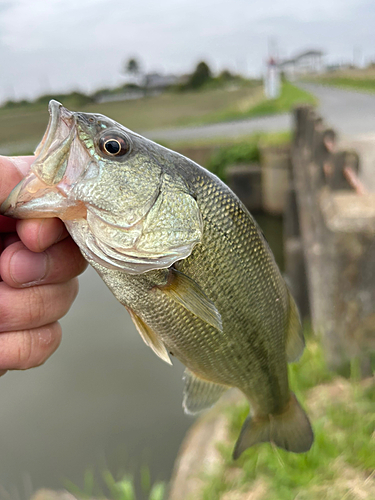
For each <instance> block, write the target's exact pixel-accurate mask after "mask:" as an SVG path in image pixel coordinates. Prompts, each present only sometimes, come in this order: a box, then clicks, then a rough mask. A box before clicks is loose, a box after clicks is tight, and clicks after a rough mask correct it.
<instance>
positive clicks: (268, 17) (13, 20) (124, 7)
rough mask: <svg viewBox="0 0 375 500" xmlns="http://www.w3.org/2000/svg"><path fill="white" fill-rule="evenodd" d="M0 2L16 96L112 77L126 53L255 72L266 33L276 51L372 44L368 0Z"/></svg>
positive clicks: (147, 61)
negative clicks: (275, 44)
mask: <svg viewBox="0 0 375 500" xmlns="http://www.w3.org/2000/svg"><path fill="white" fill-rule="evenodd" d="M0 1H1V0H0ZM0 6H1V9H0V37H1V38H0V43H2V45H3V47H2V51H1V52H0V63H1V64H2V67H4V65H5V67H7V69H8V71H7V74H6V75H4V74H2V75H1V79H0V93H1V91H2V90H3V89H4V88H5V87H6V86H7V85H12V86H13V88H14V89H15V93H16V95H24V94H25V93H34V94H35V93H38V92H39V93H40V92H42V91H43V88H44V87H46V86H48V87H49V90H54V91H55V90H56V91H57V90H59V91H60V90H63V89H64V88H73V87H81V88H84V89H93V88H96V87H99V86H101V85H110V84H116V83H121V81H122V80H121V74H120V70H121V66H122V65H123V61H124V60H126V59H127V58H128V57H131V56H137V57H139V58H140V59H141V61H142V63H143V64H144V67H145V68H146V69H147V70H154V69H156V70H165V71H174V72H184V71H187V70H189V69H191V68H192V67H193V65H194V64H195V63H196V62H197V61H198V60H200V59H206V60H208V62H209V63H210V64H211V65H212V66H213V68H214V69H215V70H219V69H221V68H222V67H229V68H230V69H234V70H236V69H237V70H241V71H249V72H251V73H252V74H256V73H260V71H261V69H262V65H263V63H264V59H265V58H266V57H267V52H268V40H269V38H273V39H276V41H277V43H278V46H279V48H280V52H281V53H282V54H283V55H285V56H289V55H293V54H294V53H296V52H298V51H300V50H301V49H303V48H310V47H314V48H315V47H318V48H322V49H326V50H327V52H329V53H330V54H332V55H333V56H335V55H336V56H338V55H339V56H340V57H345V54H346V57H349V56H350V55H351V54H352V51H353V45H359V46H361V47H362V48H363V52H364V53H365V55H366V56H367V57H368V58H369V57H371V51H372V50H373V49H372V47H374V46H375V35H374V29H373V19H374V17H375V6H374V5H373V2H372V0H362V1H361V0H359V1H358V0H330V1H328V2H327V0H314V2H307V3H306V2H303V3H301V2H300V0H284V1H283V2H276V1H271V0H263V1H262V2H255V1H252V2H251V1H250V0H231V1H230V2H228V1H224V0H204V1H203V0H159V2H155V1H154V0H111V1H109V0H79V1H78V0H49V1H48V2H47V1H45V0H33V1H30V0H17V1H9V2H5V3H4V2H3V3H0ZM4 47H5V48H4ZM25 74H26V75H27V79H26V80H25V77H24V78H22V75H25ZM9 82H10V83H9ZM43 82H49V84H48V85H47V84H46V83H43ZM3 93H4V90H3ZM0 97H1V95H0Z"/></svg>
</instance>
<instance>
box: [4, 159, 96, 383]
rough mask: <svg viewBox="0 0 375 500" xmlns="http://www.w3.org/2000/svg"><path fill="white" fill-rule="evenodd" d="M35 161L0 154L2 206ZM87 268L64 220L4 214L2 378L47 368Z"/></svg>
mask: <svg viewBox="0 0 375 500" xmlns="http://www.w3.org/2000/svg"><path fill="white" fill-rule="evenodd" d="M33 160H34V158H33V157H32V156H28V157H26V156H25V157H13V158H6V157H2V156H0V204H1V203H2V202H3V201H4V200H5V198H6V197H7V196H8V194H9V193H10V191H11V190H12V189H13V187H14V186H15V185H16V184H18V182H19V181H20V180H21V179H22V178H23V177H24V175H25V174H26V173H27V171H28V170H29V168H30V165H31V163H32V162H33ZM86 267H87V263H86V261H85V260H84V258H83V257H82V255H81V252H80V251H79V249H78V247H77V246H76V244H75V243H74V242H73V240H72V239H71V238H70V237H69V235H68V233H67V231H66V228H65V226H64V224H63V223H62V221H61V220H60V219H29V220H17V221H16V220H14V219H10V218H8V217H4V216H1V215H0V376H1V375H3V374H4V373H6V371H7V370H25V369H27V368H32V367H35V366H39V365H41V364H43V363H44V362H45V361H46V360H47V359H48V358H49V357H50V356H51V354H52V353H53V352H54V351H55V350H56V349H57V347H58V346H59V344H60V341H61V327H60V325H59V323H58V322H57V320H59V319H60V318H62V317H63V316H64V315H65V314H66V313H67V312H68V310H69V308H70V306H71V305H72V303H73V301H74V299H75V297H76V295H77V292H78V280H77V278H76V276H78V275H79V274H81V273H82V272H83V271H84V270H85V269H86Z"/></svg>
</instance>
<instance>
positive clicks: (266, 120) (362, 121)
mask: <svg viewBox="0 0 375 500" xmlns="http://www.w3.org/2000/svg"><path fill="white" fill-rule="evenodd" d="M301 87H303V88H305V89H306V90H308V91H309V92H311V93H312V94H314V95H315V96H316V97H317V98H318V99H319V112H320V114H321V115H322V116H323V118H324V119H325V121H326V122H327V124H329V125H330V126H332V127H334V128H335V129H336V130H337V131H338V132H340V133H341V134H344V135H358V134H368V133H371V132H374V133H375V94H370V93H360V92H355V91H352V90H341V89H335V88H333V87H328V86H323V85H314V84H301ZM291 127H292V118H291V117H290V115H289V114H283V115H277V116H265V117H261V118H252V119H248V120H241V121H236V122H224V123H215V124H212V125H202V126H199V127H183V128H177V129H160V130H150V131H144V132H143V134H144V135H146V136H147V137H149V138H150V139H153V140H159V141H183V140H191V139H193V140H194V139H204V138H211V137H237V136H239V135H246V134H251V133H253V132H257V131H259V130H262V131H265V132H278V131H280V130H287V129H289V128H291Z"/></svg>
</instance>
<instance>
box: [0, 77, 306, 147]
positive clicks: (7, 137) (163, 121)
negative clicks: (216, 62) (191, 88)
mask: <svg viewBox="0 0 375 500" xmlns="http://www.w3.org/2000/svg"><path fill="white" fill-rule="evenodd" d="M302 102H305V103H314V102H315V100H314V98H313V97H312V96H311V95H310V94H308V93H307V92H305V91H303V90H300V89H298V88H296V87H294V86H293V85H291V84H290V83H289V82H284V83H283V87H282V94H281V96H280V97H279V98H278V99H275V100H269V101H268V100H266V99H265V98H264V95H263V89H262V86H260V85H259V83H257V82H247V83H243V84H242V85H239V86H237V87H234V88H232V89H231V90H230V89H223V88H218V89H215V88H214V89H205V90H201V91H199V92H182V93H176V92H166V93H164V94H161V95H158V96H154V97H146V98H143V99H139V100H133V101H122V102H109V103H103V104H94V103H92V104H88V105H86V106H82V107H80V108H79V110H80V111H84V112H94V113H102V114H104V115H107V116H109V117H111V118H113V119H114V120H116V121H118V122H119V123H122V124H123V125H125V126H126V127H128V128H130V129H132V130H135V131H137V132H142V131H145V130H152V129H156V128H170V127H172V128H173V127H179V126H182V125H192V124H203V123H212V122H219V121H225V120H236V119H241V118H247V117H255V116H260V115H266V114H274V113H282V112H284V111H289V110H290V109H291V108H292V107H293V106H294V105H296V104H298V103H302ZM63 104H64V105H65V106H66V107H68V108H70V109H72V110H76V106H75V102H74V100H72V101H69V100H67V101H66V102H63ZM47 123H48V112H47V106H46V105H42V104H33V105H28V106H19V107H17V108H8V109H5V108H0V151H1V152H2V154H8V155H10V154H31V153H32V152H33V151H34V149H35V147H36V145H37V144H38V143H39V141H40V140H41V138H42V136H43V134H44V131H45V129H46V126H47Z"/></svg>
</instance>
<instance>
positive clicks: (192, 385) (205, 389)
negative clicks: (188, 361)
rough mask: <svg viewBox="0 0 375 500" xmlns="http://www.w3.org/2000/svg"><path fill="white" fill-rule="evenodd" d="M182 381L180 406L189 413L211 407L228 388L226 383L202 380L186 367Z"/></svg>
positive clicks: (192, 413)
mask: <svg viewBox="0 0 375 500" xmlns="http://www.w3.org/2000/svg"><path fill="white" fill-rule="evenodd" d="M184 381H185V387H184V400H183V403H182V406H183V408H184V411H185V413H188V414H190V415H194V414H196V413H199V412H200V411H202V410H205V409H207V408H211V406H213V405H214V404H215V403H216V401H217V400H218V399H219V398H220V396H222V395H223V394H224V392H225V391H226V390H228V389H229V387H227V386H226V385H220V384H215V383H213V382H208V381H207V380H203V379H201V378H199V377H197V376H196V375H194V373H192V372H191V371H190V370H188V369H186V370H185V373H184Z"/></svg>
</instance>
